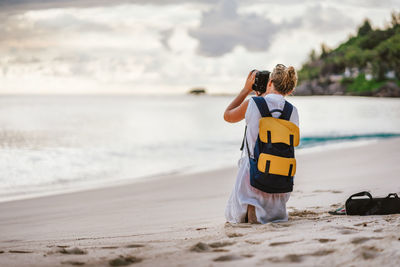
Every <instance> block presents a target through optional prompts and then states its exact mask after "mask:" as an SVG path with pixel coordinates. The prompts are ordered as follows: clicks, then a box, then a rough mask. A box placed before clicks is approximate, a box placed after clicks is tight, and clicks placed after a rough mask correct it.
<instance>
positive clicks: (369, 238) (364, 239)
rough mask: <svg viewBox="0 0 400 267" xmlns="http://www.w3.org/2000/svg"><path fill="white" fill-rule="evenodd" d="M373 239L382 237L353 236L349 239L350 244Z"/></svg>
mask: <svg viewBox="0 0 400 267" xmlns="http://www.w3.org/2000/svg"><path fill="white" fill-rule="evenodd" d="M371 239H375V240H379V239H383V237H355V238H353V239H352V240H351V243H352V244H355V245H358V244H362V243H365V242H367V241H368V240H371Z"/></svg>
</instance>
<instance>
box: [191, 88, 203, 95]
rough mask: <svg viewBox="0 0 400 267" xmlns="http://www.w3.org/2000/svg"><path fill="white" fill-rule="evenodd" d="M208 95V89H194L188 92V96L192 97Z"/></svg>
mask: <svg viewBox="0 0 400 267" xmlns="http://www.w3.org/2000/svg"><path fill="white" fill-rule="evenodd" d="M206 93H207V91H206V89H205V88H201V87H196V88H192V89H190V90H189V92H188V94H191V95H204V94H206Z"/></svg>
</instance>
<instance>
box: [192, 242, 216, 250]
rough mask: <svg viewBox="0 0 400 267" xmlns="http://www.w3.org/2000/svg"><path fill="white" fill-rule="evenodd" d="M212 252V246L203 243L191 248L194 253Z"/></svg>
mask: <svg viewBox="0 0 400 267" xmlns="http://www.w3.org/2000/svg"><path fill="white" fill-rule="evenodd" d="M210 250H211V248H210V246H209V245H208V244H206V243H203V242H199V243H197V244H195V245H193V246H192V247H191V248H190V251H193V252H206V251H210Z"/></svg>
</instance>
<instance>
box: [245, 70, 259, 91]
mask: <svg viewBox="0 0 400 267" xmlns="http://www.w3.org/2000/svg"><path fill="white" fill-rule="evenodd" d="M256 73H257V70H252V71H250V73H249V75H247V79H246V83H245V84H244V88H243V89H244V90H245V91H246V92H247V93H248V94H250V93H251V91H253V84H254V80H255V79H256Z"/></svg>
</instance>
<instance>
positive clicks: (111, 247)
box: [101, 246, 119, 249]
mask: <svg viewBox="0 0 400 267" xmlns="http://www.w3.org/2000/svg"><path fill="white" fill-rule="evenodd" d="M101 248H102V249H117V248H119V247H113V246H108V247H101Z"/></svg>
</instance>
